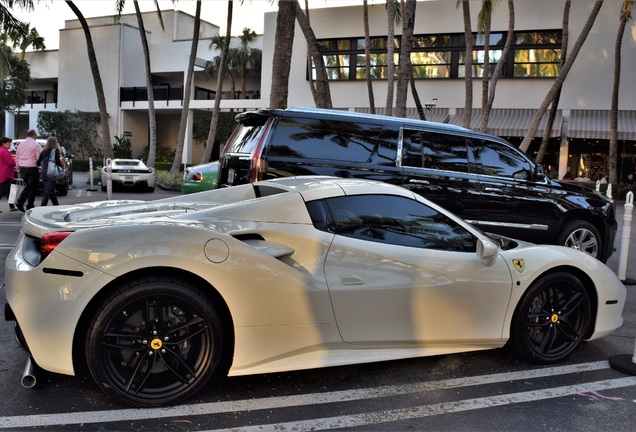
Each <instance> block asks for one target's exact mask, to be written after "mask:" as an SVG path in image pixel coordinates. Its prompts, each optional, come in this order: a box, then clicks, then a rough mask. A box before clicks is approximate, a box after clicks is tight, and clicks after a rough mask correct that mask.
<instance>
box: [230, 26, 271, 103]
mask: <svg viewBox="0 0 636 432" xmlns="http://www.w3.org/2000/svg"><path fill="white" fill-rule="evenodd" d="M256 37H257V35H256V32H255V31H253V30H250V29H249V28H247V27H245V28H243V34H242V35H241V36H239V39H240V40H241V45H240V47H239V48H237V49H234V50H230V53H229V54H230V55H229V56H228V57H229V58H228V62H229V63H231V64H232V66H233V67H234V68H235V69H236V70H237V71H238V73H239V77H240V78H241V99H245V98H246V91H247V89H246V75H247V71H248V70H250V69H251V70H254V71H259V70H260V68H261V58H262V55H263V53H262V51H261V50H259V49H257V48H250V47H249V44H250V43H251V42H254V40H256Z"/></svg>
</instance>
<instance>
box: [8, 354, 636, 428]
mask: <svg viewBox="0 0 636 432" xmlns="http://www.w3.org/2000/svg"><path fill="white" fill-rule="evenodd" d="M609 367H610V366H609V363H608V362H607V361H599V362H590V363H581V364H574V365H567V366H556V367H546V368H538V369H531V370H524V371H518V372H506V373H500V374H490V375H480V376H473V377H464V378H454V379H448V380H440V381H430V382H419V383H413V384H405V385H394V386H382V387H377V388H366V389H359V390H345V391H336V392H325V393H309V394H301V395H294V396H280V397H267V398H261V399H246V400H237V401H228V402H212V403H204V404H193V405H180V406H175V407H165V408H156V409H121V410H108V411H92V412H91V411H89V412H74V413H59V414H38V415H28V416H11V417H0V429H8V428H18V427H42V426H53V425H73V424H94V423H106V422H120V421H133V420H149V419H158V418H168V417H184V416H188V417H191V416H198V415H211V414H221V413H232V412H238V411H255V410H263V409H277V408H287V407H299V406H311V405H318V404H327V403H337V402H345V401H347V402H350V401H355V400H364V399H371V398H379V397H391V396H400V395H405V394H411V393H420V392H428V391H431V390H439V389H448V388H460V387H470V386H478V385H488V384H496V383H501V382H510V381H518V380H528V379H534V378H544V377H549V376H560V375H565V374H573V373H582V372H592V371H597V370H601V369H609ZM630 385H636V377H629V378H621V379H613V380H605V381H597V382H592V383H582V384H577V385H572V386H567V387H556V388H549V389H544V390H537V391H530V392H523V393H515V394H509V395H498V396H493V397H486V398H479V399H468V400H465V401H458V402H446V403H441V404H435V405H424V406H421V407H416V408H410V409H408V410H406V411H407V412H408V413H401V414H400V415H401V416H402V417H401V418H407V417H404V416H405V415H411V416H413V417H412V418H415V417H422V416H426V415H429V416H430V415H435V413H437V414H440V413H441V412H440V410H441V409H442V408H444V409H447V410H452V409H456V410H469V409H477V408H481V407H488V406H498V405H505V404H513V403H519V402H527V401H531V400H540V399H549V398H552V397H561V396H565V395H572V394H574V393H575V392H576V391H592V390H594V391H602V390H606V389H608V388H619V387H627V386H630ZM555 395H556V396H555ZM397 412H401V410H398V411H386V412H384V413H383V414H382V415H380V413H367V414H364V415H354V416H346V417H333V418H323V419H316V420H312V421H311V422H313V423H312V425H311V427H309V426H307V427H305V426H303V425H302V424H301V423H304V422H294V423H285V424H282V425H276V427H278V426H280V427H282V428H287V427H289V428H292V427H295V428H297V430H307V429H319V428H321V427H322V426H324V425H326V424H327V423H329V424H332V423H333V422H336V423H338V424H339V426H329V427H345V426H352V425H354V424H358V425H364V424H374V423H375V422H377V421H379V419H388V418H391V416H392V415H393V414H392V413H397ZM444 412H449V411H444ZM376 417H377V418H376ZM363 418H364V419H367V420H366V421H368V423H360V422H361V421H363V420H362V419H363ZM383 421H394V420H383ZM348 422H352V424H349V423H348ZM308 424H309V423H308ZM292 425H295V426H292ZM263 426H264V425H261V427H263ZM265 426H267V427H266V428H267V429H270V426H272V427H273V426H274V425H265ZM255 427H256V426H255ZM325 427H327V426H325ZM237 430H238V429H237ZM245 430H249V429H245ZM281 430H284V429H281Z"/></svg>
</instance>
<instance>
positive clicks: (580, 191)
mask: <svg viewBox="0 0 636 432" xmlns="http://www.w3.org/2000/svg"><path fill="white" fill-rule="evenodd" d="M236 121H237V122H238V123H239V127H237V129H236V130H235V131H234V132H233V134H232V136H231V137H230V139H229V141H228V142H227V144H226V145H225V147H224V149H223V151H222V153H221V157H220V163H219V179H218V187H226V186H232V185H236V184H241V183H247V182H253V181H257V180H265V179H271V178H277V177H288V176H297V175H328V176H338V177H352V178H365V179H372V180H379V181H383V182H387V183H392V184H396V185H400V186H402V187H405V188H407V189H410V190H412V191H414V192H416V193H418V194H420V195H422V196H424V197H426V198H428V199H430V200H432V201H434V202H436V203H438V204H440V205H442V206H444V207H446V208H447V209H449V210H451V211H453V212H454V213H456V214H457V215H459V216H461V217H462V218H464V219H466V220H467V221H469V222H470V223H472V224H473V225H475V226H478V227H481V228H482V229H484V230H485V231H489V232H492V233H496V234H500V235H504V236H507V237H512V238H517V239H520V240H526V241H530V242H534V243H549V244H561V245H565V246H569V247H573V248H577V249H581V250H584V251H586V252H588V253H589V254H591V255H593V256H595V257H597V258H598V259H599V260H601V261H604V262H605V261H607V259H608V258H609V256H610V255H611V254H612V252H613V250H614V247H613V245H614V238H615V235H616V228H617V223H616V218H615V213H614V207H613V204H612V201H611V200H609V199H608V198H606V197H604V196H602V195H601V194H599V193H597V192H596V191H593V190H590V189H586V188H583V187H578V186H575V185H570V184H565V183H560V182H557V181H554V180H552V179H550V178H548V177H547V176H546V175H544V173H543V169H542V167H541V165H535V164H534V163H533V162H532V161H531V160H530V159H529V158H528V157H527V156H526V155H525V154H524V153H523V152H521V151H519V150H518V149H517V148H515V147H514V146H512V145H510V143H508V142H507V141H505V140H503V139H501V138H498V137H496V136H492V135H486V134H480V133H476V132H472V131H470V130H468V129H464V128H461V127H456V126H451V125H446V124H441V123H432V122H425V121H419V120H411V119H405V118H398V117H385V116H376V115H370V114H359V113H352V112H347V111H337V110H323V109H313V108H311V109H310V108H290V109H287V110H261V111H250V112H244V113H241V114H239V115H237V116H236Z"/></svg>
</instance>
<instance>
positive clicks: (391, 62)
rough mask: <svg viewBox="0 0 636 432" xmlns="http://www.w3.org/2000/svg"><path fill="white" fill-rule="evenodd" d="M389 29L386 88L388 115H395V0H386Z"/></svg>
mask: <svg viewBox="0 0 636 432" xmlns="http://www.w3.org/2000/svg"><path fill="white" fill-rule="evenodd" d="M386 12H387V20H388V21H387V30H388V35H387V39H386V52H387V56H386V61H387V68H386V72H387V84H386V85H387V88H386V115H389V116H390V115H393V81H394V75H395V0H387V1H386Z"/></svg>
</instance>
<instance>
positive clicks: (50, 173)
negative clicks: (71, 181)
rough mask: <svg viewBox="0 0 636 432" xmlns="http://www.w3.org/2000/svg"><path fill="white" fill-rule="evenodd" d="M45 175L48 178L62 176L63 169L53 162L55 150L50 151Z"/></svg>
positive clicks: (55, 178)
mask: <svg viewBox="0 0 636 432" xmlns="http://www.w3.org/2000/svg"><path fill="white" fill-rule="evenodd" d="M46 176H47V177H48V179H49V180H57V179H60V178H62V177H64V169H63V168H62V167H60V166H58V165H57V164H56V163H55V151H54V150H52V151H51V155H50V156H49V164H48V166H47V167H46Z"/></svg>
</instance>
